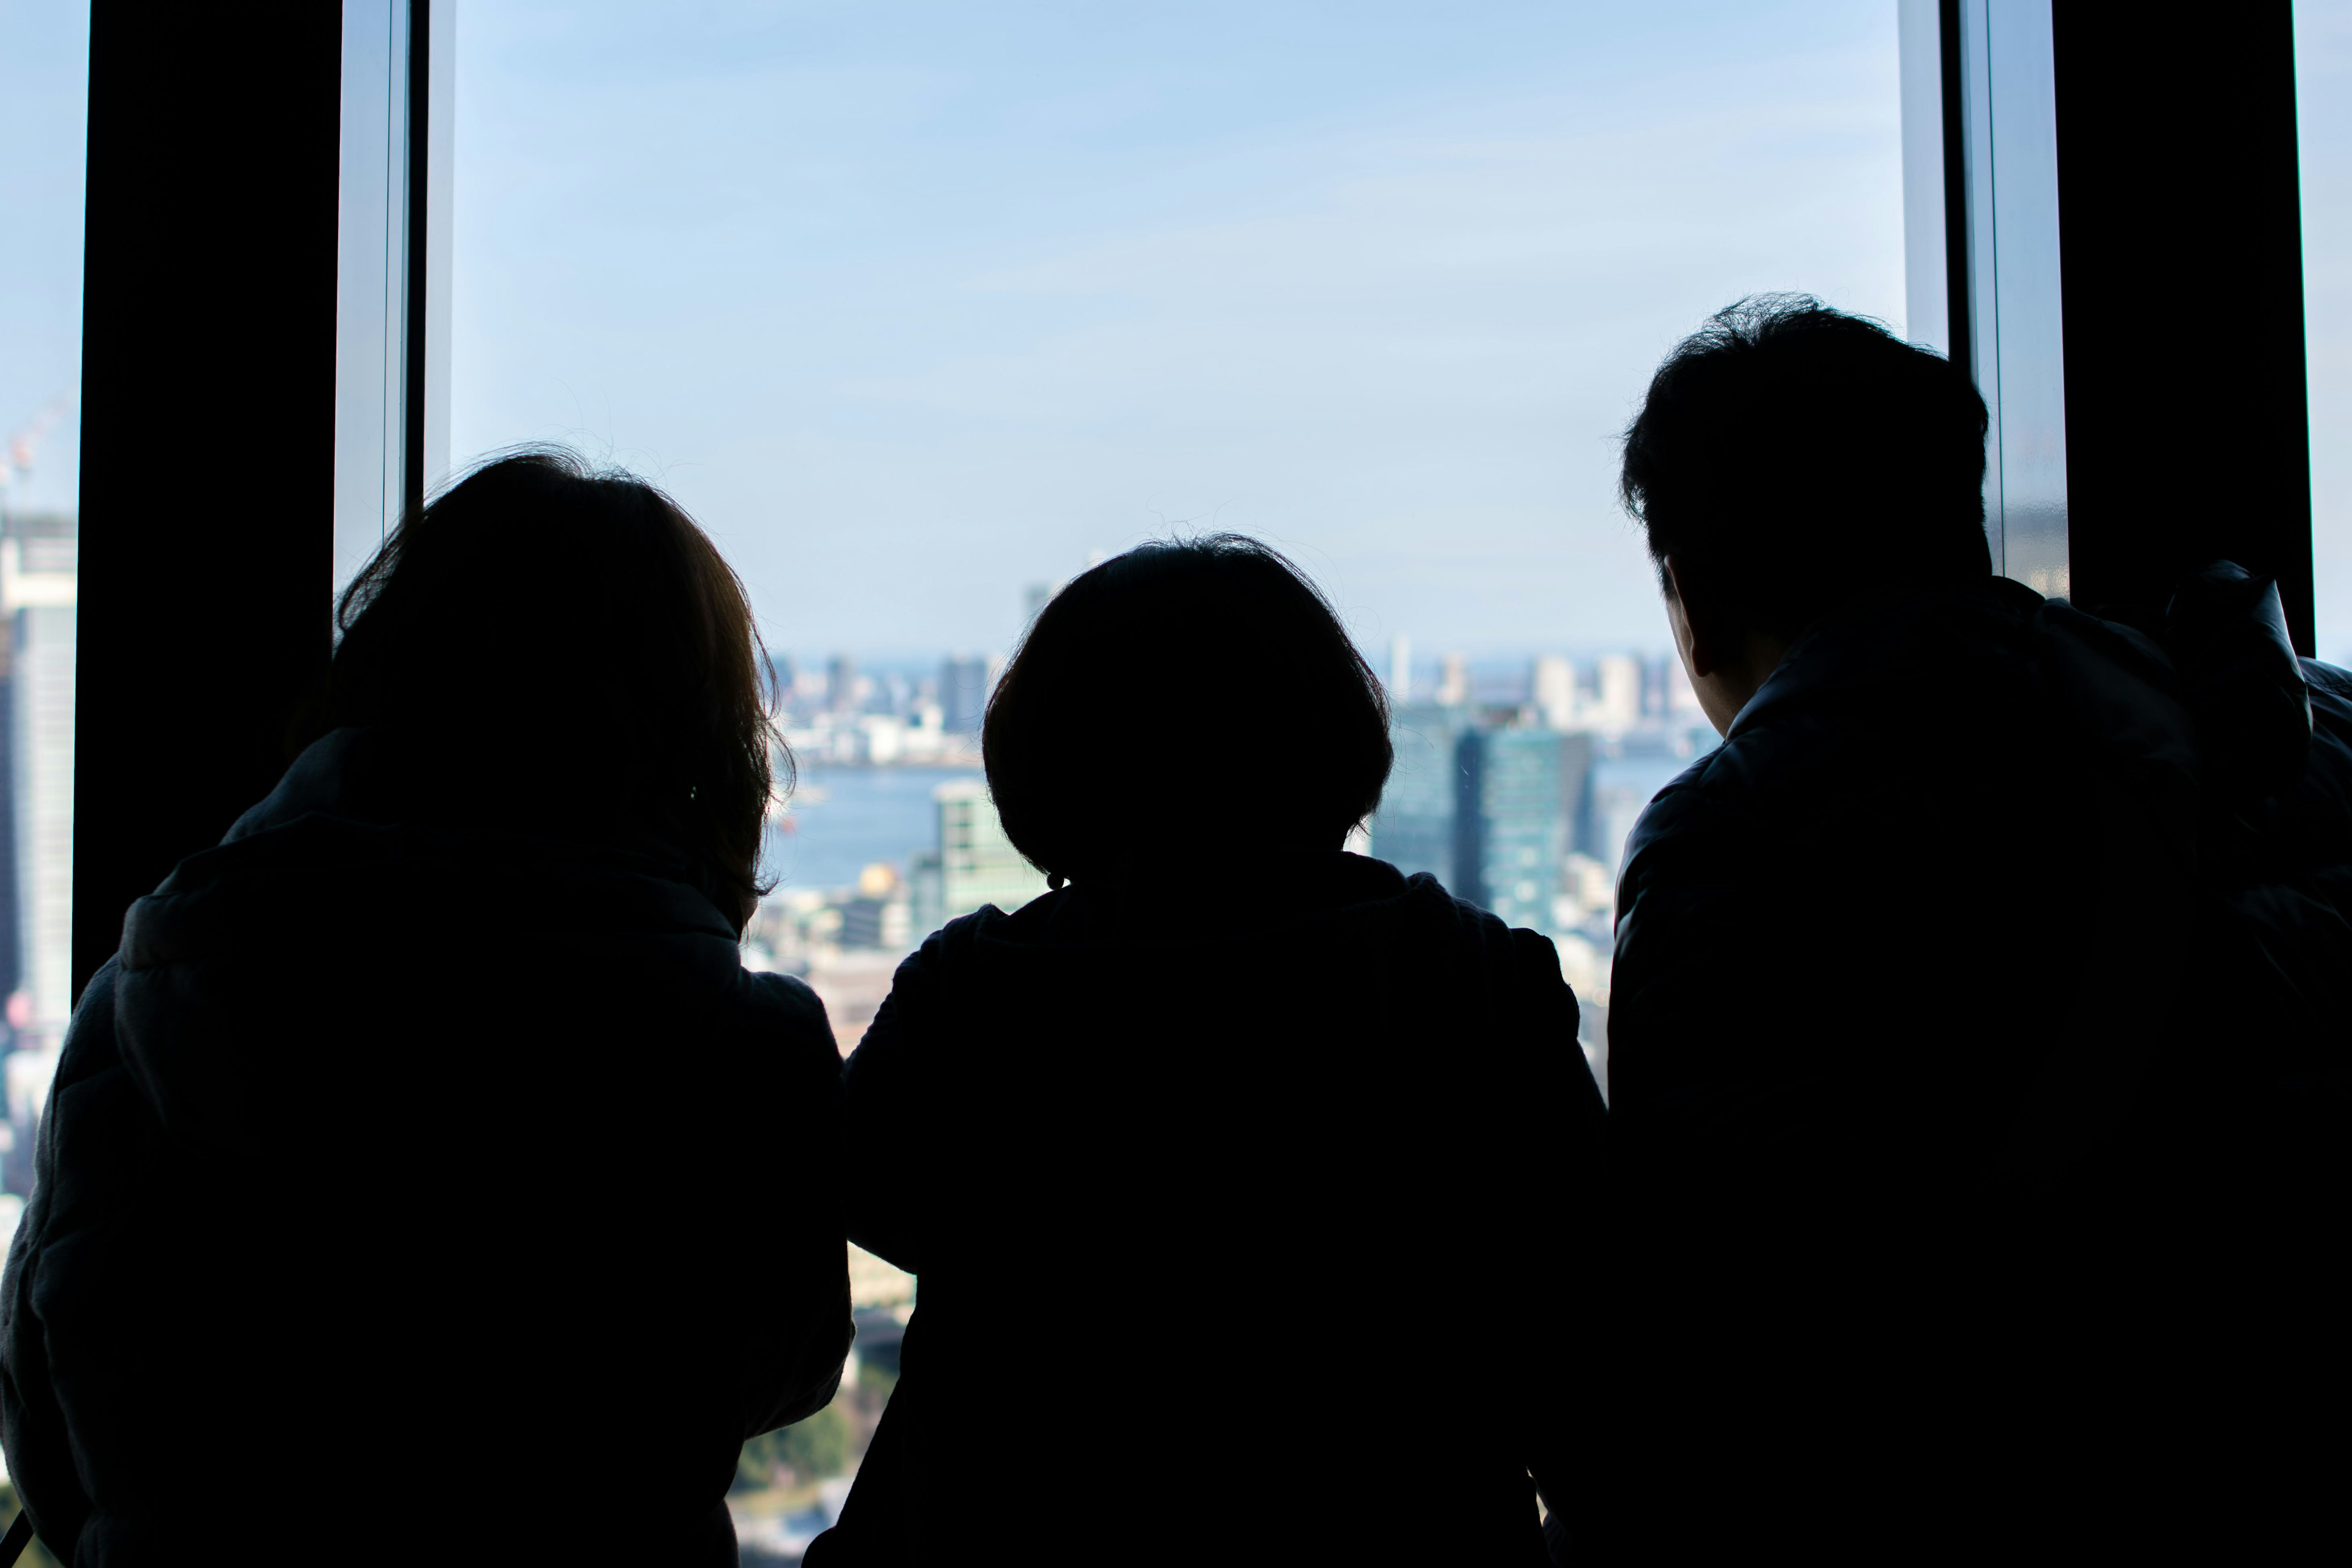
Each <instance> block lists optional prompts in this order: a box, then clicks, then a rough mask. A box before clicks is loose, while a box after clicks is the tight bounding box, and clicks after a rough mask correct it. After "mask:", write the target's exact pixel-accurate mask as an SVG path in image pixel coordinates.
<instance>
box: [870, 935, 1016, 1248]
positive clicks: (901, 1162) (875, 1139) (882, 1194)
mask: <svg viewBox="0 0 2352 1568" xmlns="http://www.w3.org/2000/svg"><path fill="white" fill-rule="evenodd" d="M981 920H982V916H981V915H967V916H965V917H964V918H963V919H961V920H958V921H950V922H949V924H948V926H947V928H946V929H945V930H943V931H939V932H937V933H935V934H934V935H932V936H931V937H930V938H929V940H928V941H926V942H924V943H923V945H922V946H921V947H920V948H919V949H917V950H916V951H915V952H912V953H909V954H908V957H907V960H906V962H905V963H901V964H900V965H899V966H898V974H897V975H896V976H895V977H894V978H893V979H892V981H891V984H890V994H889V995H888V996H887V998H885V999H884V1001H883V1003H882V1006H881V1008H880V1010H879V1011H877V1013H876V1014H875V1016H874V1022H873V1023H872V1024H871V1025H870V1026H867V1028H866V1036H865V1038H864V1039H862V1040H860V1041H859V1042H858V1046H857V1048H856V1050H854V1051H852V1052H851V1053H850V1054H849V1059H848V1060H847V1061H846V1062H845V1063H843V1064H842V1125H843V1129H844V1135H845V1137H846V1138H847V1140H848V1142H849V1146H850V1147H851V1148H853V1149H856V1150H859V1151H861V1152H864V1153H865V1154H866V1155H867V1156H869V1157H868V1158H867V1159H866V1160H863V1161H861V1171H862V1174H861V1177H860V1179H859V1181H858V1182H857V1184H856V1186H855V1187H854V1188H853V1189H852V1190H851V1192H850V1194H849V1200H848V1201H849V1239H850V1240H852V1241H854V1242H856V1244H857V1245H858V1246H860V1247H864V1248H865V1249H866V1251H868V1252H870V1253H872V1254H874V1256H876V1257H877V1258H883V1259H885V1260H887V1262H890V1263H892V1264H895V1265H897V1266H898V1268H903V1269H905V1270H907V1272H908V1273H909V1274H920V1273H921V1272H922V1260H923V1258H924V1256H925V1251H924V1246H923V1243H924V1239H925V1237H924V1234H923V1223H924V1205H923V1192H924V1188H925V1185H926V1172H927V1170H928V1159H927V1156H928V1154H929V1152H931V1151H933V1150H934V1149H936V1147H937V1141H936V1139H935V1138H934V1136H933V1130H932V1129H931V1128H930V1126H929V1114H930V1110H929V1108H930V1104H931V1096H932V1093H933V1092H934V1089H935V1088H936V1086H935V1085H934V1084H933V1082H932V1081H931V1077H932V1075H933V1073H934V1072H935V1071H936V1069H937V1068H938V1065H939V1064H938V1062H937V1061H936V1059H935V1053H936V1052H937V1051H938V1050H939V1049H940V1048H941V1046H940V1036H941V1033H942V1030H943V1028H944V1027H945V1025H944V1021H943V1020H942V1019H941V1017H940V1005H941V1004H940V995H941V993H942V991H943V990H944V985H943V981H944V978H945V973H946V971H947V969H948V967H949V965H950V963H952V962H953V961H954V959H953V954H954V953H955V952H957V951H958V950H960V949H961V948H962V947H964V946H965V945H967V944H968V943H970V942H971V941H972V940H973V939H974V937H975V935H976V933H977V931H978V929H979V924H980V921H981Z"/></svg>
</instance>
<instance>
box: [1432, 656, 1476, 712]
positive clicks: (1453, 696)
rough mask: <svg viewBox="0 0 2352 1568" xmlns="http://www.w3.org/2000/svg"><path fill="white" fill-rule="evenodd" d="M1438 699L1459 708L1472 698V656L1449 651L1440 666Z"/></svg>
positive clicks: (1451, 706)
mask: <svg viewBox="0 0 2352 1568" xmlns="http://www.w3.org/2000/svg"><path fill="white" fill-rule="evenodd" d="M1437 700H1438V701H1439V702H1441V703H1443V704H1444V706H1446V707H1448V708H1459V707H1461V706H1462V705H1463V704H1465V703H1466V702H1468V701H1469V700H1470V656H1469V655H1467V654H1462V653H1449V654H1447V655H1446V656H1445V658H1444V663H1443V664H1441V665H1440V666H1439V668H1438V677H1437Z"/></svg>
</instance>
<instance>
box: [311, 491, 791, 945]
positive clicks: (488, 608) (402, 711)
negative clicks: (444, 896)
mask: <svg viewBox="0 0 2352 1568" xmlns="http://www.w3.org/2000/svg"><path fill="white" fill-rule="evenodd" d="M335 625H336V627H337V630H338V631H339V632H340V633H341V640H340V641H339V643H338V645H337V647H336V649H335V656H334V662H333V664H332V666H331V668H330V671H329V675H328V681H327V687H326V690H325V693H324V696H323V699H322V700H320V702H319V703H318V704H317V705H316V707H315V710H314V711H313V712H312V713H311V714H310V716H309V718H308V721H307V722H306V724H305V725H304V726H303V731H304V734H303V738H305V739H307V738H310V737H312V736H315V735H317V734H320V733H323V732H324V731H327V730H329V729H332V728H336V727H338V726H341V725H360V724H369V725H394V726H398V727H400V728H401V729H402V730H404V731H409V732H413V733H420V734H426V735H430V736H432V737H434V738H436V740H438V741H440V742H445V743H448V744H453V745H456V746H458V747H461V748H463V749H464V750H465V752H466V754H467V756H468V758H469V760H472V759H476V758H478V759H479V764H480V767H481V771H482V776H483V777H484V778H485V779H497V780H499V781H500V782H501V783H502V784H508V785H511V784H517V783H519V784H520V786H521V789H522V791H523V793H524V795H525V797H526V798H524V799H522V800H520V801H516V802H513V803H511V808H512V809H515V810H518V811H519V812H520V813H521V814H522V815H524V816H537V817H539V818H541V819H542V820H548V821H552V822H560V823H562V825H563V826H565V827H566V828H567V829H570V830H575V831H576V830H580V829H582V828H585V829H587V830H589V831H595V830H597V829H599V828H608V829H609V828H617V829H621V830H624V831H629V832H646V833H651V834H654V835H656V836H657V837H661V838H663V839H665V840H667V842H668V843H670V844H671V845H672V846H674V847H676V848H677V849H679V850H682V851H684V852H685V853H686V854H687V855H688V857H689V858H691V859H692V860H693V861H694V863H695V865H696V867H697V869H698V873H699V876H700V879H701V880H702V882H703V883H704V885H705V887H704V890H705V891H707V892H709V893H710V894H711V895H712V897H713V898H714V900H716V901H718V903H719V907H720V908H721V909H722V910H725V911H726V912H727V914H728V916H729V917H730V919H731V920H732V921H734V922H735V926H736V929H737V930H739V931H740V930H741V929H742V928H743V926H744V925H745V924H746V923H748V922H749V921H750V919H751V911H752V910H753V908H754V907H755V906H756V905H757V903H758V901H759V897H760V895H761V893H762V892H764V891H766V887H767V885H766V884H763V883H762V882H761V879H760V874H759V873H760V847H761V831H762V827H763V825H764V822H765V819H766V816H767V810H768V800H769V794H770V791H771V789H772V787H773V785H774V783H775V780H774V777H773V772H772V770H773V767H774V766H775V765H777V763H781V765H782V767H783V769H784V770H785V773H786V777H785V783H786V784H787V785H789V784H790V782H791V780H790V771H791V767H792V758H791V754H790V752H786V751H785V750H784V749H783V748H782V744H781V742H780V740H779V737H778V736H777V733H776V730H775V724H774V720H773V717H772V715H773V713H774V710H775V676H774V672H773V669H772V667H771V666H770V664H769V662H768V658H767V653H766V649H765V648H764V647H762V646H761V641H760V633H759V628H758V626H756V625H755V624H754V622H753V620H752V616H751V601H750V599H749V597H748V596H747V595H745V593H744V591H743V584H742V583H741V581H740V579H739V578H737V577H736V575H735V574H734V572H733V570H732V569H731V568H730V567H729V566H728V564H727V563H726V561H725V559H724V558H722V557H721V556H720V555H719V550H718V547H717V546H716V545H714V544H713V543H711V542H710V539H709V535H707V534H705V533H704V532H703V531H702V530H701V529H700V528H698V527H697V526H696V525H695V523H694V521H693V519H691V518H689V517H688V516H687V515H686V513H685V511H684V510H681V509H680V508H679V507H678V505H677V502H676V501H673V500H670V498H669V497H667V495H664V494H663V493H662V492H661V491H660V490H659V489H656V488H655V487H653V486H652V485H649V484H647V483H646V482H645V481H644V480H643V479H637V478H635V476H634V475H630V474H626V473H622V472H618V471H613V470H601V469H596V468H591V467H590V466H589V465H588V463H587V462H586V461H584V460H583V458H580V457H579V456H578V455H577V454H575V453H572V452H570V451H567V450H563V449H562V448H532V449H528V450H523V451H517V452H512V453H509V454H506V455H503V456H501V457H499V458H496V459H495V460H493V461H491V462H488V463H486V464H485V465H483V466H482V467H481V468H477V469H476V470H475V471H474V472H472V473H471V474H468V475H467V477H466V478H465V479H463V480H462V481H460V482H459V483H457V484H456V485H454V486H452V487H450V488H449V489H447V490H446V491H445V492H444V493H443V494H441V495H440V496H439V497H437V498H436V499H435V500H433V501H431V502H430V503H429V504H427V505H426V506H425V508H424V510H421V511H418V512H415V513H413V514H412V515H410V516H409V517H407V518H406V519H404V521H402V522H401V524H400V526H399V527H398V528H396V529H394V531H393V532H392V535H391V537H390V538H388V539H386V540H385V541H384V542H383V549H382V550H380V551H378V552H376V555H375V558H374V559H373V560H372V561H370V562H369V563H367V565H366V566H365V567H364V568H362V570H361V572H360V574H359V575H358V576H357V577H356V578H354V579H353V580H352V584H351V586H350V587H349V588H347V589H345V590H344V592H343V595H342V598H341V602H340V603H339V604H338V605H337V606H336V613H335ZM772 758H774V759H776V760H777V761H776V763H772V760H771V759H772Z"/></svg>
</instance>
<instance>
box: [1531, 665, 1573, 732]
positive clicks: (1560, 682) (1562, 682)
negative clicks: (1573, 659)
mask: <svg viewBox="0 0 2352 1568" xmlns="http://www.w3.org/2000/svg"><path fill="white" fill-rule="evenodd" d="M1528 687H1529V692H1528V700H1530V701H1532V702H1533V703H1534V704H1535V707H1536V711H1537V712H1538V713H1540V714H1542V715H1543V721H1544V722H1545V723H1546V724H1549V725H1550V726H1551V727H1552V728H1553V729H1555V730H1572V729H1574V728H1575V727H1576V720H1577V708H1576V667H1575V666H1574V665H1572V664H1570V663H1569V662H1568V660H1566V659H1564V658H1560V657H1559V655H1558V654H1551V653H1548V654H1546V655H1544V656H1543V657H1542V658H1538V659H1537V660H1536V663H1535V668H1534V670H1533V672H1532V673H1531V675H1530V676H1529V679H1528Z"/></svg>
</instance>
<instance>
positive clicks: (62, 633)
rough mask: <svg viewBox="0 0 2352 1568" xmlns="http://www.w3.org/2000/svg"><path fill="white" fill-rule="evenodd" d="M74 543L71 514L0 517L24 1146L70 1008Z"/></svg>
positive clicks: (12, 1087)
mask: <svg viewBox="0 0 2352 1568" xmlns="http://www.w3.org/2000/svg"><path fill="white" fill-rule="evenodd" d="M76 548H77V542H76V533H75V525H74V520H73V519H72V518H70V517H58V516H39V515H16V516H11V517H9V518H7V519H6V520H5V522H0V615H5V619H6V624H7V636H8V644H9V646H8V657H7V697H8V700H7V703H6V709H7V722H8V742H7V753H8V755H7V763H8V771H7V774H6V778H5V788H6V790H7V792H8V797H9V798H8V811H7V813H6V826H7V829H8V831H9V833H10V837H12V839H13V848H14V856H13V859H14V862H15V863H14V866H13V870H14V872H15V878H14V880H15V883H16V887H15V893H16V898H15V901H14V902H15V908H14V911H13V913H14V917H15V925H16V931H15V936H16V963H15V968H16V988H15V990H14V992H13V993H12V994H10V996H9V998H8V1021H9V1024H10V1026H11V1029H10V1033H11V1036H12V1038H11V1040H10V1044H11V1045H12V1047H14V1049H13V1050H12V1052H11V1054H10V1056H9V1058H8V1062H7V1068H6V1074H7V1089H8V1110H9V1117H10V1120H11V1121H13V1122H14V1123H15V1124H16V1131H17V1139H18V1143H19V1146H20V1147H29V1146H30V1143H29V1139H30V1134H31V1131H32V1127H33V1124H34V1122H35V1121H36V1120H37V1117H38V1115H39V1112H40V1106H41V1102H42V1101H43V1100H45V1099H47V1094H48V1086H49V1080H50V1079H51V1078H52V1077H54V1076H55V1074H56V1070H57V1053H58V1047H59V1046H60V1045H61V1044H62V1043H63V1041H64V1038H65V1028H66V1021H67V1019H68V1016H69V1015H70V1014H71V1013H72V1011H73V973H72V963H73V785H74V624H75V610H74V605H75V598H76V584H77V574H76V567H77V564H78V563H77V561H76Z"/></svg>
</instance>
